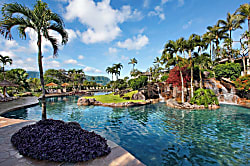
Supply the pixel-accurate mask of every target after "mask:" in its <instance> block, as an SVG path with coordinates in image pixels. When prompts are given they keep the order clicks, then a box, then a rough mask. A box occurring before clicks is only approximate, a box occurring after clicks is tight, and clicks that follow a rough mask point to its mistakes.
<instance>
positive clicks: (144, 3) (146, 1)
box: [143, 0, 150, 8]
mask: <svg viewBox="0 0 250 166" xmlns="http://www.w3.org/2000/svg"><path fill="white" fill-rule="evenodd" d="M149 3H150V0H144V2H143V7H144V8H147V7H149Z"/></svg>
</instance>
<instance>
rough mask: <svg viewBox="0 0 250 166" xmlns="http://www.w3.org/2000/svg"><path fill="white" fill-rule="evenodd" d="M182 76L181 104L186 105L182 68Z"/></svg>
mask: <svg viewBox="0 0 250 166" xmlns="http://www.w3.org/2000/svg"><path fill="white" fill-rule="evenodd" d="M180 76H181V102H182V103H184V81H183V75H182V71H181V68H180Z"/></svg>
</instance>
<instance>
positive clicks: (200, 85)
mask: <svg viewBox="0 0 250 166" xmlns="http://www.w3.org/2000/svg"><path fill="white" fill-rule="evenodd" d="M199 75H200V88H201V89H202V75H201V65H199Z"/></svg>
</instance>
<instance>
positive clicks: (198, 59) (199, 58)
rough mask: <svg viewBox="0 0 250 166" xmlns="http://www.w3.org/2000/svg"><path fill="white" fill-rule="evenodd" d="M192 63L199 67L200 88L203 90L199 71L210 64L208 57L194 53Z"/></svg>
mask: <svg viewBox="0 0 250 166" xmlns="http://www.w3.org/2000/svg"><path fill="white" fill-rule="evenodd" d="M194 62H195V63H196V64H197V65H198V66H199V76H200V88H203V86H202V85H203V84H202V74H201V71H202V69H204V67H205V66H206V65H208V64H209V63H210V62H211V59H210V56H209V54H207V53H202V54H199V53H197V52H195V53H194Z"/></svg>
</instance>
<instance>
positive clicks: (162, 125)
mask: <svg viewBox="0 0 250 166" xmlns="http://www.w3.org/2000/svg"><path fill="white" fill-rule="evenodd" d="M77 99H78V97H77V96H68V97H54V98H49V99H47V101H48V103H47V116H48V118H53V119H60V120H64V121H77V122H79V123H80V124H81V126H82V127H83V128H84V129H87V130H90V131H96V132H97V133H98V134H101V135H102V136H104V137H106V138H107V139H110V140H112V141H114V142H116V143H117V144H119V145H120V146H122V147H124V148H125V149H126V150H127V151H129V152H130V153H131V154H133V155H134V156H135V157H137V158H138V159H139V160H141V161H142V162H143V163H145V164H146V165H150V166H151V165H153V166H155V165H248V164H249V159H250V141H249V136H250V111H249V109H247V108H242V107H238V106H232V105H222V106H221V108H220V109H218V110H199V111H195V110H193V111H190V110H178V109H173V108H169V107H167V106H166V105H165V103H157V104H151V105H145V106H140V107H131V108H109V107H102V106H79V107H78V106H77V105H76V103H77ZM2 116H4V117H8V118H18V119H28V120H40V119H41V107H40V106H39V105H37V106H34V107H30V108H27V109H21V110H18V111H12V112H8V113H6V114H4V115H2Z"/></svg>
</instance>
